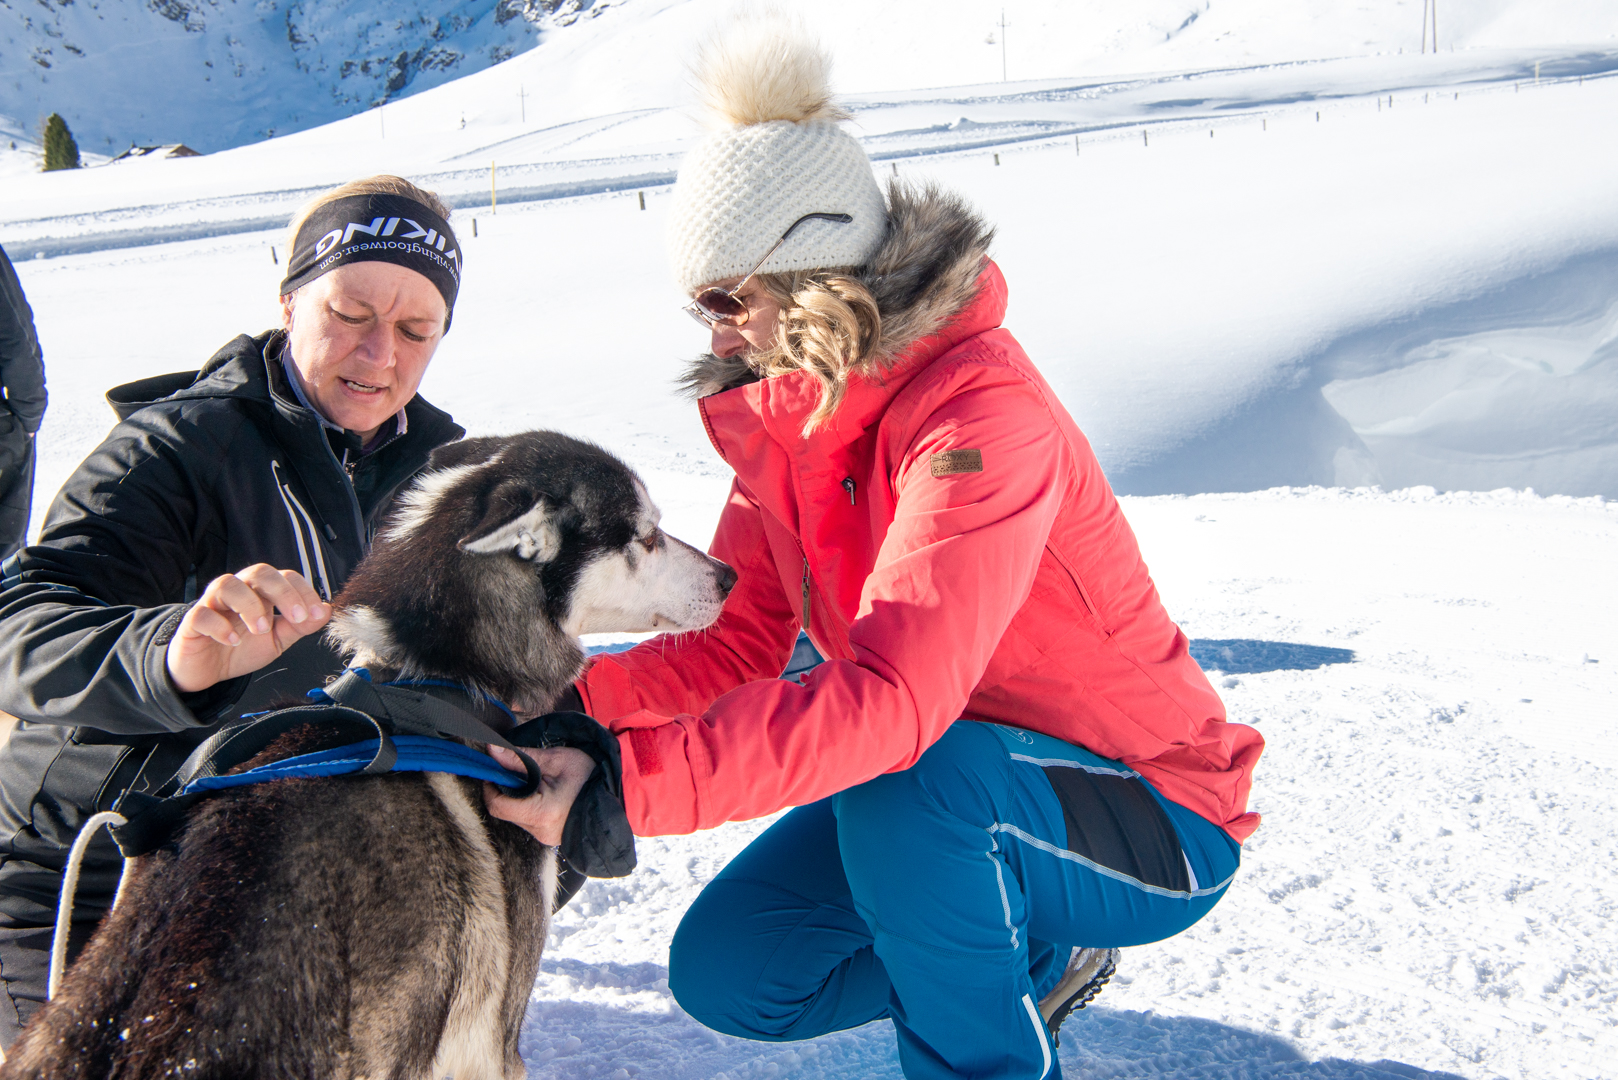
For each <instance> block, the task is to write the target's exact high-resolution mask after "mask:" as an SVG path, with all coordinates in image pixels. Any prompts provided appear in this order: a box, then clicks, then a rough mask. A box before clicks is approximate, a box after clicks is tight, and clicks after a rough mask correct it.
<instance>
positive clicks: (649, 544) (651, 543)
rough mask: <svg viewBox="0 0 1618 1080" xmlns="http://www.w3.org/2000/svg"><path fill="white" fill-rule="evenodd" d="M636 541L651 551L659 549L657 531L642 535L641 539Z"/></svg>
mask: <svg viewBox="0 0 1618 1080" xmlns="http://www.w3.org/2000/svg"><path fill="white" fill-rule="evenodd" d="M635 542H636V543H637V544H639V545H640V546H641V547H643V548H645V549H646V550H647V551H649V552H650V551H656V550H657V533H655V532H654V533H648V534H647V535H645V536H643V537H641V538H640V539H639V540H637V541H635Z"/></svg>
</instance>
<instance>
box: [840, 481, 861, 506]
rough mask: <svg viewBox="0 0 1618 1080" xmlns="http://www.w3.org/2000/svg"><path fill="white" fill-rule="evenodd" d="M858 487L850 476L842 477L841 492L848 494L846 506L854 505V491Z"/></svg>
mask: <svg viewBox="0 0 1618 1080" xmlns="http://www.w3.org/2000/svg"><path fill="white" fill-rule="evenodd" d="M858 486H859V485H857V484H855V483H854V478H853V477H852V476H845V477H843V490H844V491H846V492H848V505H850V506H853V505H854V491H855V489H856V488H857V487H858Z"/></svg>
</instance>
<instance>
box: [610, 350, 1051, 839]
mask: <svg viewBox="0 0 1618 1080" xmlns="http://www.w3.org/2000/svg"><path fill="white" fill-rule="evenodd" d="M965 381H966V385H963V386H961V387H960V388H959V389H958V391H957V392H956V393H955V395H954V396H953V397H951V398H950V400H949V401H948V402H947V403H946V404H945V405H944V406H943V407H942V408H941V409H940V410H939V411H938V412H937V413H935V414H934V415H933V416H931V417H929V418H928V419H927V421H926V422H924V423H923V424H922V425H921V426H920V428H919V434H918V435H917V437H916V438H915V440H914V442H913V443H912V445H911V446H910V447H909V450H908V452H907V454H906V455H905V458H904V460H903V462H902V464H901V466H900V467H899V469H898V470H897V474H896V476H895V487H896V492H895V493H896V496H897V512H896V516H895V519H894V522H893V524H892V527H891V528H890V529H889V530H888V534H887V537H886V538H885V540H884V542H883V544H882V548H881V550H880V551H879V553H878V558H877V561H876V567H875V569H874V570H873V572H872V574H871V576H870V577H869V578H868V579H867V581H866V583H865V587H864V590H863V592H862V594H861V599H860V607H859V610H858V612H857V616H856V618H855V619H854V622H853V624H852V625H851V627H850V630H849V639H850V644H851V645H852V647H853V651H854V656H855V658H854V659H853V660H833V661H829V662H827V663H825V664H822V665H821V666H820V667H818V668H816V669H815V670H814V671H813V672H812V673H811V674H810V675H809V676H807V678H806V681H805V685H801V686H800V685H797V684H794V683H788V682H783V681H780V680H772V681H767V682H753V683H749V684H747V685H745V686H741V687H738V688H737V689H734V690H732V691H730V692H729V693H727V694H725V695H724V696H722V697H720V698H719V699H718V700H717V701H715V702H714V703H713V705H712V706H711V707H709V708H708V709H707V711H706V712H704V713H703V714H702V715H700V716H693V715H685V716H678V717H675V718H673V719H667V718H665V717H663V716H658V715H655V714H653V713H651V712H644V711H643V712H640V713H637V714H633V715H630V716H626V717H622V718H620V719H619V720H618V721H617V722H616V726H617V727H619V728H620V729H624V730H623V732H622V734H621V735H620V741H621V744H622V746H623V763H624V794H625V807H626V809H627V811H628V814H629V820H630V823H631V825H632V826H633V827H634V830H635V832H636V833H637V834H640V835H659V834H669V833H685V832H691V831H693V830H696V829H703V828H711V827H713V826H715V825H719V824H721V823H722V822H725V821H733V820H742V819H746V818H752V817H758V816H761V815H763V814H768V813H771V812H773V811H775V810H778V809H781V808H782V807H786V806H801V805H804V804H806V803H810V802H813V801H815V800H817V799H820V798H823V797H825V796H827V795H830V794H833V793H835V792H837V791H841V790H843V789H845V788H847V787H850V786H852V785H854V784H858V783H861V782H863V781H865V780H868V779H871V778H872V777H875V776H878V775H880V774H882V773H884V772H891V771H895V770H899V769H904V768H906V767H908V766H909V765H911V764H913V763H914V762H915V761H916V760H917V759H918V758H919V757H920V756H921V755H922V753H923V752H924V751H926V749H927V748H928V747H929V746H931V745H932V744H933V743H934V742H935V741H936V740H937V739H938V738H939V737H940V736H941V735H942V734H943V733H944V731H945V730H946V729H947V728H948V727H949V725H950V724H951V723H953V722H954V721H955V720H957V719H959V718H960V716H961V713H962V710H963V709H964V708H965V706H966V702H967V700H968V698H969V697H970V695H971V693H972V690H973V689H974V687H975V686H976V685H977V683H978V682H979V680H980V679H981V678H982V676H983V673H984V671H985V670H986V668H987V666H988V663H989V660H990V658H991V656H992V655H993V653H994V651H995V649H996V647H997V646H998V645H999V643H1000V640H1001V638H1002V636H1003V635H1004V634H1005V632H1006V629H1007V627H1008V626H1009V625H1010V624H1011V621H1012V619H1013V617H1014V616H1015V614H1016V612H1017V610H1018V609H1019V608H1020V607H1021V606H1022V604H1023V603H1024V601H1025V600H1026V599H1027V596H1028V593H1029V590H1030V589H1031V588H1032V587H1033V581H1034V576H1035V573H1036V571H1037V569H1038V566H1039V563H1040V558H1041V555H1042V552H1043V549H1044V546H1045V542H1046V540H1047V538H1048V536H1049V534H1050V529H1051V526H1052V523H1053V522H1054V521H1055V518H1056V515H1057V512H1058V510H1059V508H1060V506H1061V502H1062V497H1063V490H1064V485H1065V484H1066V483H1067V482H1068V480H1069V478H1070V476H1071V462H1070V459H1069V454H1068V450H1067V447H1066V444H1065V441H1064V439H1063V437H1062V435H1061V431H1060V427H1059V425H1058V423H1057V422H1056V420H1055V418H1054V417H1053V416H1052V415H1051V412H1050V409H1049V408H1048V407H1047V406H1046V404H1045V401H1044V398H1043V396H1042V394H1041V392H1040V391H1039V389H1038V388H1037V387H1035V386H1033V385H1031V384H1029V383H1028V382H1026V381H1025V380H1023V379H1021V378H1019V377H1018V376H1017V375H1016V374H1015V373H1013V372H1011V371H1010V370H1009V369H999V368H995V367H991V366H988V365H983V366H981V367H979V368H977V369H976V370H975V371H973V372H972V373H971V374H970V375H968V376H967V377H966V379H965ZM949 450H976V451H979V452H980V453H981V455H982V462H983V471H982V472H962V473H955V474H950V475H942V476H935V475H933V473H932V470H931V468H930V459H931V456H932V455H933V454H935V453H939V452H942V451H949Z"/></svg>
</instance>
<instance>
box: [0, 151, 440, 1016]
mask: <svg viewBox="0 0 1618 1080" xmlns="http://www.w3.org/2000/svg"><path fill="white" fill-rule="evenodd" d="M448 216H449V210H448V208H447V207H445V206H444V205H443V203H442V202H440V201H439V200H438V198H437V197H436V196H434V195H433V194H432V193H430V192H427V191H423V190H421V189H420V188H417V187H416V186H415V185H413V184H410V183H408V182H407V181H404V180H401V179H399V178H397V177H373V178H371V179H369V180H362V181H356V182H355V183H352V184H347V185H344V186H343V187H340V188H338V189H336V190H334V191H331V192H328V193H327V194H325V195H323V196H321V197H320V198H318V199H316V200H315V201H314V202H313V203H311V204H310V205H309V206H308V207H306V208H305V209H304V210H303V211H301V212H300V213H299V215H298V216H297V217H295V218H294V219H293V222H292V226H291V231H292V234H293V237H294V240H293V244H292V247H291V257H290V259H289V260H288V274H287V278H286V280H284V281H283V282H282V284H281V294H282V296H281V301H282V315H283V318H282V323H283V325H282V327H281V328H280V329H278V330H275V331H272V332H267V333H263V334H260V335H258V336H257V337H248V336H246V335H243V336H241V337H238V338H236V339H235V340H234V341H232V342H230V343H229V344H228V345H226V346H225V347H224V348H223V349H221V350H219V352H217V353H216V354H214V356H213V357H212V359H210V360H209V361H208V362H207V363H206V364H205V365H203V367H202V369H201V370H200V371H194V372H183V373H179V374H175V375H165V376H158V377H156V378H151V379H146V380H143V381H140V382H135V383H130V384H128V385H126V386H121V387H118V388H117V389H115V390H113V391H111V392H110V393H109V394H108V395H107V396H108V401H109V403H110V404H112V406H113V408H114V410H115V411H116V412H117V413H118V417H119V423H118V425H117V426H116V427H114V428H113V430H112V432H111V433H110V434H109V435H108V436H107V438H106V440H105V441H104V442H102V444H101V445H100V446H99V447H97V448H96V450H95V451H94V452H93V453H91V454H90V456H89V457H88V458H86V459H85V461H84V463H83V464H82V465H80V466H79V468H78V470H77V471H76V472H75V473H74V474H73V476H72V477H71V478H70V479H69V480H68V482H67V483H66V484H65V485H64V486H63V488H62V490H61V492H60V493H59V494H58V495H57V497H56V500H55V502H54V503H52V505H51V509H50V513H49V516H48V517H47V519H46V522H45V525H44V528H43V531H42V533H41V535H40V541H39V543H38V544H37V545H35V546H33V547H29V548H25V549H24V550H23V551H21V552H19V553H18V554H17V555H14V556H13V557H11V558H10V559H7V560H6V562H5V564H4V566H3V571H0V572H3V578H4V580H3V581H0V672H4V678H3V680H0V709H3V710H4V711H6V712H9V713H11V714H13V715H14V716H16V717H17V718H18V720H19V721H20V722H19V723H18V724H17V726H16V728H15V729H14V730H13V731H12V733H11V735H10V739H9V742H8V743H7V744H6V747H5V752H4V756H3V758H0V762H3V766H0V983H3V989H4V991H5V993H4V994H3V995H0V1046H4V1045H10V1043H11V1042H12V1040H13V1039H15V1037H16V1035H17V1033H18V1031H19V1030H20V1028H21V1025H22V1023H23V1022H25V1021H26V1020H27V1019H28V1017H29V1016H30V1015H31V1014H32V1012H33V1011H34V1010H35V1009H37V1008H38V1006H39V1004H40V1003H41V1002H42V1001H43V999H44V996H45V994H44V988H45V980H46V968H47V965H48V955H49V948H50V936H51V930H50V925H51V923H52V921H53V919H54V915H55V905H56V901H57V893H58V890H59V886H60V883H61V868H62V864H63V862H64V861H65V858H66V854H67V849H68V848H69V846H70V845H71V844H72V842H73V839H74V837H75V836H76V835H77V833H78V831H79V828H80V826H81V825H82V824H83V822H84V821H85V820H86V819H88V818H89V817H90V816H91V815H92V814H94V813H95V812H97V811H100V810H105V809H108V808H110V807H111V806H112V804H113V803H114V802H116V801H117V799H118V798H119V796H120V795H122V794H123V792H125V791H126V790H135V791H139V792H150V793H156V792H159V791H161V790H162V789H163V787H164V785H165V784H166V783H167V782H168V780H169V779H170V778H171V777H172V776H173V774H174V772H175V769H176V768H177V767H178V766H179V765H180V764H181V763H182V762H183V761H184V760H185V758H186V756H187V755H188V754H189V753H190V752H191V750H192V749H193V748H194V747H195V746H196V745H197V744H198V743H200V742H202V741H203V740H204V739H205V738H207V736H208V735H209V734H211V733H212V731H214V730H216V729H217V727H218V726H219V725H220V724H222V723H226V722H229V721H232V720H236V719H238V718H239V717H240V716H242V715H243V714H244V713H250V712H254V711H256V710H260V709H264V708H267V707H268V706H269V705H270V703H271V702H272V701H274V700H275V699H277V698H286V697H287V696H289V695H290V696H297V695H301V694H302V693H303V692H304V691H306V690H308V689H309V688H311V687H314V686H318V685H320V684H321V683H322V682H324V681H325V679H326V678H328V677H329V676H331V675H333V674H335V673H337V672H338V671H340V670H341V669H342V664H341V662H340V661H339V660H338V658H337V656H336V655H335V654H334V653H333V652H332V651H331V649H330V648H329V647H328V646H327V645H326V644H325V642H324V640H323V638H322V636H321V635H320V634H318V633H316V631H318V630H320V629H321V628H322V627H323V626H324V625H325V623H326V620H327V619H328V618H329V616H330V611H331V608H330V604H329V601H330V600H331V597H332V596H333V594H335V593H336V592H337V590H338V589H339V588H340V587H341V586H342V584H343V581H344V580H345V579H346V578H347V576H348V575H349V573H350V572H351V571H352V570H353V569H354V567H355V565H356V564H357V563H358V562H359V561H360V559H361V558H362V557H363V556H364V555H365V553H366V551H367V549H368V548H369V546H370V541H371V537H372V534H373V533H374V532H375V530H376V528H377V525H378V523H379V522H380V520H381V518H382V517H383V515H384V514H385V512H386V510H387V508H388V506H389V504H390V502H391V501H392V499H393V496H394V495H395V493H396V492H397V491H398V490H399V489H400V488H401V487H402V486H403V485H404V484H405V483H406V482H407V481H408V480H409V479H410V478H411V477H412V476H413V475H415V473H417V472H418V471H419V470H420V469H421V468H422V466H423V465H425V464H426V461H427V456H428V454H429V453H430V452H431V451H432V450H433V448H434V447H437V446H439V445H442V444H443V443H446V442H449V441H451V440H454V439H457V438H459V437H460V436H461V435H462V434H464V432H463V431H462V430H461V429H460V428H459V427H457V426H456V425H455V423H454V422H453V421H452V420H451V419H450V418H449V416H448V415H446V414H445V413H443V412H441V411H439V410H438V409H436V408H434V407H433V406H431V405H429V404H428V403H427V402H425V401H423V400H422V399H421V398H420V397H418V396H417V395H416V387H417V385H418V384H419V383H420V381H421V378H422V375H423V374H424V373H425V371H426V368H427V365H428V363H429V361H430V360H431V359H432V356H433V352H434V350H435V349H436V348H437V346H438V343H439V341H440V340H441V339H442V337H443V335H444V333H445V332H446V331H447V330H448V328H449V324H450V318H451V314H452V310H453V307H454V302H455V295H456V292H457V289H458V287H459V282H460V253H459V245H458V244H457V243H456V241H455V237H454V234H453V232H452V231H451V230H450V227H449V225H448V223H447V222H446V221H445V219H446V218H447V217H448ZM120 870H121V860H120V858H119V856H118V852H117V850H116V848H114V847H113V845H112V843H111V841H110V840H109V839H108V838H107V836H106V835H105V834H104V833H103V834H101V835H100V836H98V837H97V839H96V841H95V842H94V844H93V845H92V846H91V848H90V853H89V856H88V857H87V859H86V861H85V865H84V871H83V876H82V878H81V881H80V886H79V891H78V895H77V900H76V906H75V908H74V914H73V932H72V939H71V948H72V950H74V951H76V950H77V948H78V947H80V946H81V945H82V944H83V943H84V942H85V941H86V940H87V939H88V938H89V936H90V934H91V933H92V932H93V931H94V929H95V926H96V923H97V922H98V921H99V920H100V918H101V916H102V915H103V914H105V912H106V911H107V909H108V908H109V907H110V906H111V903H112V898H113V893H114V891H115V889H116V886H117V881H118V876H119V873H120Z"/></svg>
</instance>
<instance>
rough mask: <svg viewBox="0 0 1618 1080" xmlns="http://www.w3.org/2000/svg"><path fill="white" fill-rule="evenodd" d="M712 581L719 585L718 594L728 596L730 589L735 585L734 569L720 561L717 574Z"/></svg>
mask: <svg viewBox="0 0 1618 1080" xmlns="http://www.w3.org/2000/svg"><path fill="white" fill-rule="evenodd" d="M714 583H715V584H716V585H718V586H719V595H720V596H729V595H730V590H732V589H734V588H735V587H736V571H734V570H732V569H731V568H730V567H729V566H728V565H726V564H725V563H720V564H719V576H718V577H717V578H716V579H715V580H714Z"/></svg>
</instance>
